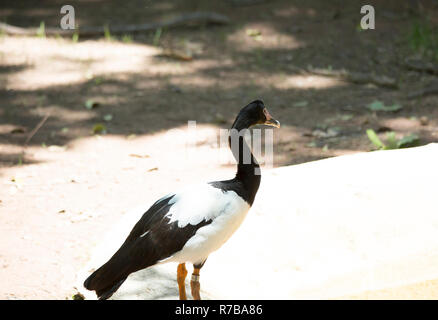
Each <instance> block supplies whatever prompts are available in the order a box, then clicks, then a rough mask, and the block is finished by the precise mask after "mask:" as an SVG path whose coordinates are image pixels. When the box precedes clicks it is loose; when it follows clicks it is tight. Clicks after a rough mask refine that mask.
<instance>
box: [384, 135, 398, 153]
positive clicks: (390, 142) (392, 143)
mask: <svg viewBox="0 0 438 320" xmlns="http://www.w3.org/2000/svg"><path fill="white" fill-rule="evenodd" d="M389 149H398V143H397V138H396V137H395V132H394V131H390V132H388V133H386V146H385V150H389Z"/></svg>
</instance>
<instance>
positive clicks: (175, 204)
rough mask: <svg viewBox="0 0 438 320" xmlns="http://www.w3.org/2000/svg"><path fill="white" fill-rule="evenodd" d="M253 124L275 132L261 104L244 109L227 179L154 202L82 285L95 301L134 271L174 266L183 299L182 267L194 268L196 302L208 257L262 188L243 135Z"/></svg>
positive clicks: (231, 138) (233, 133)
mask: <svg viewBox="0 0 438 320" xmlns="http://www.w3.org/2000/svg"><path fill="white" fill-rule="evenodd" d="M257 124H265V125H269V126H274V127H277V128H279V127H280V123H279V122H278V121H277V120H275V119H273V118H272V117H271V115H270V114H269V112H268V110H267V109H266V107H265V106H264V104H263V102H262V101H260V100H256V101H253V102H251V103H250V104H248V105H247V106H245V107H244V108H242V110H241V111H240V112H239V114H238V115H237V117H236V120H235V121H234V123H233V125H232V128H231V130H230V135H229V145H230V148H231V150H232V152H233V156H234V157H235V159H236V161H237V174H236V176H235V177H234V178H233V179H231V180H224V181H214V182H209V183H205V184H202V185H198V186H192V187H188V188H186V189H185V190H183V191H181V192H178V193H172V194H168V195H166V196H164V197H163V198H161V199H159V200H157V201H156V202H155V203H154V204H153V205H152V206H151V207H150V208H149V209H148V210H147V211H146V212H145V213H144V214H143V216H142V217H141V218H140V220H139V221H138V222H137V223H136V224H135V226H134V228H133V229H132V231H131V232H130V234H129V235H128V237H127V238H126V240H125V242H124V243H123V244H122V246H121V247H120V248H119V250H118V251H117V252H116V253H115V254H114V255H113V256H112V257H111V258H110V259H109V261H108V262H106V263H105V264H104V265H102V266H101V267H100V268H99V269H97V270H96V271H95V272H93V273H92V274H91V275H90V276H89V277H88V278H87V279H86V280H85V282H84V287H85V288H86V289H88V290H94V291H96V294H97V296H98V298H99V299H108V298H109V297H111V295H112V294H113V293H114V292H116V291H117V289H118V288H119V287H120V286H121V285H122V283H123V282H124V281H125V280H126V278H127V277H128V276H129V275H130V274H131V273H133V272H136V271H139V270H142V269H145V268H148V267H150V266H153V265H156V264H160V263H165V262H178V268H177V281H178V286H179V297H180V299H184V300H185V299H187V296H186V292H185V278H186V276H187V270H186V268H185V263H186V262H190V263H192V264H193V266H194V270H193V274H192V278H191V281H190V285H191V292H192V296H193V298H194V299H196V300H199V299H200V293H199V291H200V283H199V271H200V269H201V267H202V266H203V265H204V263H205V261H206V260H207V258H208V256H209V254H210V253H212V252H213V251H215V250H217V249H219V248H220V247H221V246H222V245H223V244H224V243H225V242H226V241H227V240H228V239H229V238H230V237H231V235H232V234H233V233H234V232H235V231H236V229H237V228H238V227H239V226H240V224H241V223H242V221H243V220H244V218H245V216H246V214H247V213H248V210H249V209H250V207H251V205H252V204H253V202H254V198H255V196H256V193H257V190H258V188H259V185H260V178H261V175H260V167H259V164H258V163H257V160H256V159H255V158H254V156H253V155H252V153H251V150H250V149H249V147H248V145H247V144H246V142H245V140H244V138H243V134H242V131H243V130H246V129H248V128H249V127H251V126H253V125H257Z"/></svg>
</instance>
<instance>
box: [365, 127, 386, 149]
mask: <svg viewBox="0 0 438 320" xmlns="http://www.w3.org/2000/svg"><path fill="white" fill-rule="evenodd" d="M367 136H368V139H370V141H371V142H372V143H373V144H374V145H375V146H376V147H377V148H378V149H385V147H386V146H385V145H384V144H383V142H382V141H381V140H380V139H379V137H378V136H377V134H376V133H375V132H374V130H373V129H368V130H367Z"/></svg>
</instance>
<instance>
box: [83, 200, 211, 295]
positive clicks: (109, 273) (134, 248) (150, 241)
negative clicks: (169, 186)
mask: <svg viewBox="0 0 438 320" xmlns="http://www.w3.org/2000/svg"><path fill="white" fill-rule="evenodd" d="M174 196H175V195H169V196H166V197H164V198H161V199H160V200H158V201H157V202H155V203H154V204H153V205H152V206H151V207H150V208H149V210H148V211H146V213H145V214H143V216H142V217H141V219H140V220H139V221H138V222H137V223H136V224H135V226H134V228H133V229H132V231H131V232H130V234H129V235H128V237H127V238H126V240H125V242H124V243H123V244H122V246H121V247H120V248H119V250H117V252H116V253H115V254H114V255H113V256H112V257H111V259H109V260H108V262H106V263H105V264H104V265H103V266H101V267H100V268H99V269H97V270H96V271H95V272H94V273H93V274H91V275H90V276H89V277H88V278H87V280H85V282H84V287H85V288H87V289H88V290H95V291H96V293H97V295H98V296H99V297H102V298H103V299H107V298H109V297H110V296H111V295H112V294H113V293H114V292H115V291H116V290H117V289H118V288H119V287H120V285H121V284H122V283H123V281H124V280H125V279H126V278H127V277H128V276H129V275H130V274H131V273H133V272H136V271H138V270H141V269H144V268H147V267H150V266H152V265H154V264H156V263H157V262H158V261H160V260H163V259H166V258H168V257H170V256H171V255H173V254H174V253H176V252H178V251H180V250H181V249H182V248H183V247H184V245H185V243H186V242H187V241H188V240H189V239H190V238H191V237H192V236H193V235H194V234H195V233H196V231H197V230H198V229H199V228H201V227H203V226H205V225H207V224H209V223H211V220H209V221H205V220H203V221H202V222H201V223H199V224H197V225H191V224H188V225H186V226H185V227H183V228H180V227H178V222H177V221H174V222H171V223H169V222H170V218H169V217H167V216H166V214H167V213H168V212H169V210H170V208H171V207H172V206H173V204H174V202H171V200H172V199H173V197H174ZM145 232H148V233H147V234H146V235H144V236H143V237H141V235H143V234H144V233H145Z"/></svg>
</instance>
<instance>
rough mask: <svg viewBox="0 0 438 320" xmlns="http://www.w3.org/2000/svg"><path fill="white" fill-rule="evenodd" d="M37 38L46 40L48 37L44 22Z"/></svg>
mask: <svg viewBox="0 0 438 320" xmlns="http://www.w3.org/2000/svg"><path fill="white" fill-rule="evenodd" d="M37 37H39V38H45V37H46V26H45V23H44V21H41V22H40V27H39V28H38V30H37Z"/></svg>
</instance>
